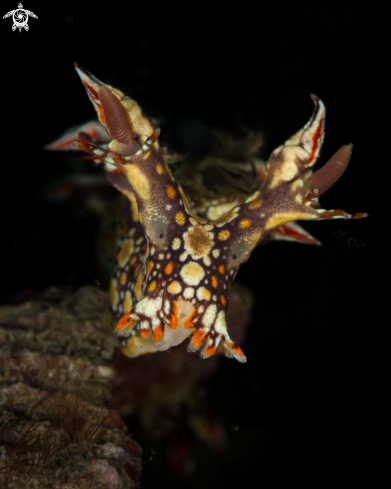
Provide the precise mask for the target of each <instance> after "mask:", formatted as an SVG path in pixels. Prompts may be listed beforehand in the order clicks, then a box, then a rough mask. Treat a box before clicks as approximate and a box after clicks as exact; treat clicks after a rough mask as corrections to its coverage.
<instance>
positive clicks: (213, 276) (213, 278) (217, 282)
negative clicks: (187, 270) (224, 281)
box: [211, 275, 219, 289]
mask: <svg viewBox="0 0 391 489" xmlns="http://www.w3.org/2000/svg"><path fill="white" fill-rule="evenodd" d="M211 281H212V286H213V287H214V288H215V289H217V286H218V285H219V281H218V280H217V277H216V276H215V275H212V278H211Z"/></svg>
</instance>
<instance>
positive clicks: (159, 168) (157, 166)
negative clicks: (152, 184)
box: [156, 163, 163, 175]
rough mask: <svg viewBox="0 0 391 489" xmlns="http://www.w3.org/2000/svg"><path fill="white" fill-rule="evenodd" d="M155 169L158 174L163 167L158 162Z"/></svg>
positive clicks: (161, 172) (160, 173) (161, 171)
mask: <svg viewBox="0 0 391 489" xmlns="http://www.w3.org/2000/svg"><path fill="white" fill-rule="evenodd" d="M156 171H157V172H158V173H159V175H162V174H163V167H162V165H161V164H160V163H158V164H157V165H156Z"/></svg>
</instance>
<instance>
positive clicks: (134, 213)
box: [57, 65, 365, 362]
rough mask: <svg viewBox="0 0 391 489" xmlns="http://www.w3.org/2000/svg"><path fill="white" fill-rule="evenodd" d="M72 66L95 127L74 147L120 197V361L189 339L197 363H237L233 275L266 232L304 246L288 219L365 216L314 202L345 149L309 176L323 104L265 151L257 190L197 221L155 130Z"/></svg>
mask: <svg viewBox="0 0 391 489" xmlns="http://www.w3.org/2000/svg"><path fill="white" fill-rule="evenodd" d="M76 70H77V72H78V74H79V76H80V78H81V80H82V82H83V84H84V86H85V88H86V90H87V93H88V95H89V97H90V99H91V101H92V103H93V105H94V107H95V110H96V112H97V114H98V118H99V121H100V125H94V124H92V125H91V124H90V125H85V126H82V127H81V128H79V129H81V131H80V132H79V133H78V136H77V141H75V142H74V143H73V144H74V145H75V146H76V147H77V148H79V149H82V150H84V151H87V152H88V153H91V154H92V155H93V157H94V158H95V159H97V160H98V161H102V162H104V163H105V168H106V172H107V177H108V179H109V181H110V182H111V183H112V184H113V185H115V186H116V187H117V188H118V190H119V191H120V192H121V193H122V194H123V197H124V199H123V207H122V214H121V219H122V224H121V231H120V233H119V240H118V245H117V255H116V263H115V266H114V270H113V276H112V281H111V286H110V301H111V310H112V315H113V326H114V331H113V334H114V335H115V336H117V337H119V338H120V339H121V342H122V346H123V351H124V353H125V354H126V355H128V356H138V355H140V354H144V353H148V352H153V351H158V350H167V349H169V348H170V347H172V346H174V345H177V344H179V343H181V342H182V341H184V340H185V339H186V338H188V337H191V339H190V342H189V345H188V350H189V351H196V350H199V349H200V348H201V347H203V348H202V351H201V357H202V358H207V357H210V356H211V355H213V354H214V353H215V352H216V350H217V348H218V347H219V345H221V347H222V349H223V350H224V353H225V355H226V356H227V357H230V358H232V357H234V358H236V359H237V360H238V361H240V362H245V361H246V357H245V356H244V354H243V352H242V350H241V348H240V347H239V346H238V345H237V344H236V343H235V341H233V339H231V337H230V335H229V332H228V330H227V320H226V318H227V308H228V301H229V293H230V287H231V284H232V282H233V280H234V278H235V274H236V272H237V271H238V269H239V267H240V265H241V264H243V263H244V262H245V261H246V260H247V259H248V258H249V256H250V254H251V252H252V250H253V249H254V248H255V247H256V246H257V245H258V244H259V243H260V242H262V241H265V239H267V238H268V237H270V236H271V235H272V233H273V235H274V236H276V235H279V236H280V237H281V236H283V235H284V234H285V235H286V234H289V231H290V232H291V234H292V236H294V234H295V233H296V234H297V235H300V233H301V236H304V238H305V239H302V240H303V241H305V240H306V235H305V233H304V232H302V231H301V230H300V228H298V227H297V225H296V224H294V223H293V224H291V225H289V224H288V223H290V222H292V221H296V220H322V219H357V218H361V217H364V216H365V214H364V213H355V214H348V213H346V212H345V211H342V210H325V209H322V208H321V207H320V205H319V201H318V197H319V196H320V195H321V194H322V193H324V192H325V191H326V190H327V189H328V188H329V187H330V186H331V185H332V184H333V183H335V181H336V180H338V178H339V177H340V176H341V175H342V173H343V172H344V171H345V169H346V167H347V165H348V163H349V160H350V157H351V152H352V145H346V146H342V148H340V149H339V150H338V151H337V153H336V154H335V155H334V156H333V157H332V158H331V159H330V160H329V161H328V162H327V163H326V164H325V165H324V166H323V167H322V168H321V169H320V170H318V171H317V172H315V173H313V170H312V168H313V166H314V164H315V163H316V161H317V160H318V157H319V151H320V147H321V145H322V141H323V137H324V119H325V108H324V105H323V103H322V101H321V100H320V99H319V98H318V97H316V96H314V95H313V96H312V99H313V101H314V103H315V110H314V113H313V115H312V117H311V119H310V121H309V122H308V123H307V124H306V125H305V126H304V128H303V129H301V130H300V131H299V132H297V133H296V134H295V135H294V136H292V137H291V138H290V139H288V140H287V141H286V142H285V143H284V144H283V145H281V146H280V147H278V148H277V149H276V150H274V151H273V152H272V154H271V156H270V158H269V160H268V161H267V163H266V168H265V172H264V175H263V179H262V180H261V179H259V180H258V184H257V188H256V189H251V192H250V191H247V193H246V191H244V195H245V197H244V198H242V199H240V200H239V199H238V198H237V196H236V197H234V196H233V197H232V199H230V198H226V199H225V202H224V206H222V207H221V208H219V207H218V206H216V205H214V212H212V211H211V206H208V204H205V205H203V211H202V214H203V215H202V216H201V215H200V214H201V212H200V209H197V208H193V209H191V208H190V206H189V204H188V200H187V198H186V196H185V194H184V192H183V190H182V187H181V186H180V185H179V183H178V182H177V181H176V179H175V178H174V177H173V175H172V173H171V171H170V168H169V167H168V165H167V163H166V162H165V159H164V157H163V155H162V152H161V150H160V147H159V142H158V136H159V132H160V131H159V129H155V128H154V127H153V126H152V123H151V121H149V119H147V118H146V117H145V116H144V115H143V114H142V111H141V109H140V107H139V106H138V104H137V103H136V102H135V101H134V100H132V99H131V98H129V97H126V96H125V95H124V94H123V93H122V92H120V91H119V90H117V89H115V88H113V87H111V86H109V85H107V84H104V83H102V82H101V81H99V80H98V79H97V78H95V77H93V76H92V75H91V74H90V73H88V72H87V71H86V70H84V69H82V68H80V67H78V66H77V65H76ZM102 126H103V128H104V129H105V132H106V133H107V135H106V133H105V132H103V131H102ZM65 139H66V138H65ZM68 139H69V135H68ZM61 144H62V143H60V144H58V145H57V146H58V147H60V146H61ZM65 146H66V145H65ZM187 184H188V182H187ZM235 195H236V194H235ZM216 208H217V211H216ZM223 209H224V210H223ZM208 211H209V214H208ZM211 216H212V217H211ZM288 238H289V236H288ZM293 239H294V238H293ZM308 241H309V242H311V238H310V237H309V236H308ZM313 242H316V241H315V240H313Z"/></svg>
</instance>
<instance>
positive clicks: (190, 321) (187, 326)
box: [183, 310, 196, 329]
mask: <svg viewBox="0 0 391 489" xmlns="http://www.w3.org/2000/svg"><path fill="white" fill-rule="evenodd" d="M195 315H196V311H195V310H194V311H193V312H192V313H191V314H190V316H189V317H188V318H187V319H185V321H184V322H183V327H184V328H185V329H191V328H194V327H195V326H194V317H195Z"/></svg>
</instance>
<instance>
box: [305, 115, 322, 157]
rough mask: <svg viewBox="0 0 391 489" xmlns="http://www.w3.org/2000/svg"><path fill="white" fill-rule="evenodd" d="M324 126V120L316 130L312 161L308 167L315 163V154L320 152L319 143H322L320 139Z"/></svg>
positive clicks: (313, 139)
mask: <svg viewBox="0 0 391 489" xmlns="http://www.w3.org/2000/svg"><path fill="white" fill-rule="evenodd" d="M323 124H324V118H323V119H322V120H321V121H320V123H319V125H318V127H317V128H316V131H315V134H314V136H313V138H312V143H313V148H312V151H311V153H310V159H309V161H308V163H307V165H310V164H311V163H312V162H313V161H314V157H315V154H316V152H317V151H318V148H319V141H320V138H321V137H322V134H323Z"/></svg>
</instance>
